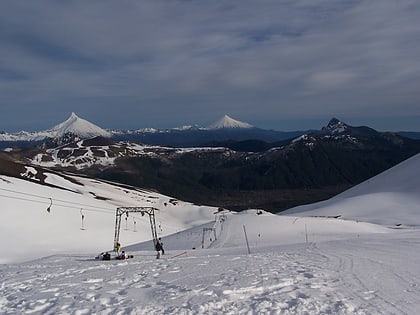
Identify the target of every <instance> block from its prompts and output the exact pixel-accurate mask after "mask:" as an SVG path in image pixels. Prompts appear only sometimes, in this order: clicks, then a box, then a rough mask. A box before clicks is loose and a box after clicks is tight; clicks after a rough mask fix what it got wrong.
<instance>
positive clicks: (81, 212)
mask: <svg viewBox="0 0 420 315" xmlns="http://www.w3.org/2000/svg"><path fill="white" fill-rule="evenodd" d="M80 215H81V216H82V227H81V228H80V229H81V230H82V231H84V230H85V226H84V220H85V215H84V213H83V208H80Z"/></svg>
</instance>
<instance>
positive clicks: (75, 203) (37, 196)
mask: <svg viewBox="0 0 420 315" xmlns="http://www.w3.org/2000/svg"><path fill="white" fill-rule="evenodd" d="M0 190H4V191H7V192H12V193H16V194H21V195H25V196H30V197H36V198H41V199H48V202H50V198H51V197H44V196H39V195H35V194H30V193H24V192H21V191H16V190H11V189H5V188H0ZM2 196H4V195H2ZM6 197H8V196H6ZM10 198H13V197H12V196H10ZM16 199H18V198H16ZM53 199H54V201H58V202H65V203H69V204H74V205H78V206H83V207H88V208H98V209H102V210H108V211H111V212H114V211H115V210H114V208H112V209H111V208H105V207H100V206H94V205H86V204H83V203H79V202H73V201H67V200H62V199H56V198H53ZM25 200H29V199H25ZM38 202H39V201H38ZM78 208H80V207H78Z"/></svg>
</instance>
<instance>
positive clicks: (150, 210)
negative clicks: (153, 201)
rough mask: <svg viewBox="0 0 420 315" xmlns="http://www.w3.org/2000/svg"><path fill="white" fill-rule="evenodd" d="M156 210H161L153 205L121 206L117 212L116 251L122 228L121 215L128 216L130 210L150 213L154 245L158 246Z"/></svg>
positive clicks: (143, 213) (142, 213)
mask: <svg viewBox="0 0 420 315" xmlns="http://www.w3.org/2000/svg"><path fill="white" fill-rule="evenodd" d="M155 210H159V209H156V208H153V207H119V208H117V211H116V212H115V235H114V251H117V248H118V246H117V244H118V242H119V239H120V228H121V217H122V216H123V215H124V214H125V215H126V216H127V217H128V214H129V213H130V212H140V213H141V215H142V216H144V215H145V214H147V215H149V220H150V228H151V229H152V239H153V245H154V247H155V248H156V243H157V241H158V237H157V231H156V221H155Z"/></svg>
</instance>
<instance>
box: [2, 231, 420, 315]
mask: <svg viewBox="0 0 420 315" xmlns="http://www.w3.org/2000/svg"><path fill="white" fill-rule="evenodd" d="M419 234H420V231H418V230H417V231H411V232H406V231H395V232H393V233H388V234H376V235H375V236H372V235H370V236H369V237H364V238H359V239H351V240H337V241H331V242H325V243H319V244H318V243H309V244H300V245H293V246H292V245H283V246H275V247H273V246H270V247H264V248H258V249H255V248H254V250H253V253H252V254H251V255H248V254H246V248H244V247H232V248H229V249H226V248H223V249H222V248H218V249H203V250H188V251H187V253H186V254H183V255H180V256H178V257H175V258H171V257H173V256H176V255H177V254H179V252H178V251H173V250H167V254H166V255H164V256H163V258H161V259H156V258H155V255H154V253H153V252H150V251H138V252H133V254H134V255H135V257H134V259H129V260H126V261H118V260H112V261H108V262H104V261H96V260H93V259H91V257H90V256H88V255H79V256H66V255H55V256H50V257H46V258H43V259H39V260H35V261H31V262H27V263H24V264H14V265H3V266H1V267H0V270H1V273H0V274H1V282H2V285H1V287H0V296H1V297H2V299H0V309H1V310H2V312H3V313H4V314H12V313H13V314H15V313H26V314H31V313H32V314H91V313H100V314H220V313H223V314H415V313H416V310H417V306H418V305H419V303H420V287H419V284H420V276H419V274H418V267H417V266H418V263H419V262H420V255H419V254H418V253H419V252H420V248H419V246H420V245H419V243H418V241H417V240H418V239H419V237H420V235H419ZM384 236H385V237H384ZM389 257H391V259H389ZM407 257H411V259H410V262H409V263H407ZM401 266H404V268H401Z"/></svg>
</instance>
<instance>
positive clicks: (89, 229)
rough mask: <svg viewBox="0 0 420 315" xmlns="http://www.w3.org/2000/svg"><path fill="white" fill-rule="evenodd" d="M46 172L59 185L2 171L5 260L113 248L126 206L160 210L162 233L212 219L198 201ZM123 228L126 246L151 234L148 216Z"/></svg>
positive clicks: (1, 257)
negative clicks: (120, 214)
mask: <svg viewBox="0 0 420 315" xmlns="http://www.w3.org/2000/svg"><path fill="white" fill-rule="evenodd" d="M33 172H36V171H35V169H33V168H27V172H26V174H25V175H26V176H27V177H28V178H33V175H34V174H33ZM46 175H47V179H46V182H47V183H48V184H51V185H54V186H55V187H49V186H45V185H40V184H37V183H33V182H29V181H25V180H21V179H16V178H11V177H7V176H0V200H1V203H2V208H1V214H2V220H1V221H0V246H1V248H4V249H7V250H5V251H4V252H3V253H2V254H0V263H10V262H20V261H25V260H30V259H35V258H39V257H42V256H46V255H52V254H57V253H67V254H68V253H86V252H90V253H92V252H93V253H95V252H100V251H105V250H109V249H112V247H113V242H114V225H115V212H116V209H117V207H121V206H124V207H129V206H138V207H142V206H144V207H154V208H157V209H159V211H158V213H156V223H157V224H158V225H159V231H158V232H159V235H166V234H172V233H175V232H177V231H179V230H184V229H187V228H189V227H192V226H195V225H200V224H202V223H205V222H208V221H210V220H212V219H213V212H214V211H215V208H212V207H201V206H195V205H192V204H189V203H185V202H181V201H178V200H176V199H173V198H170V197H167V196H163V195H160V194H157V193H154V192H149V191H140V190H133V189H128V188H123V187H118V186H115V185H111V184H107V183H103V182H100V181H96V180H92V179H87V178H80V177H75V176H74V177H68V178H64V177H61V176H58V175H56V174H52V173H46ZM56 187H60V188H61V189H57V188H56ZM50 198H51V199H50ZM51 202H52V205H51V210H50V212H49V213H48V212H47V208H48V207H49V206H50V204H51ZM82 215H84V219H83V222H82ZM82 223H83V226H82ZM81 228H84V230H81ZM122 229H123V230H127V231H126V232H125V233H121V235H120V239H121V243H122V244H123V245H125V244H130V243H136V242H141V241H145V240H148V239H150V238H151V232H150V223H149V218H148V217H141V216H140V215H133V216H130V217H129V218H128V219H127V221H125V220H124V219H123V220H122ZM6 253H7V254H6Z"/></svg>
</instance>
